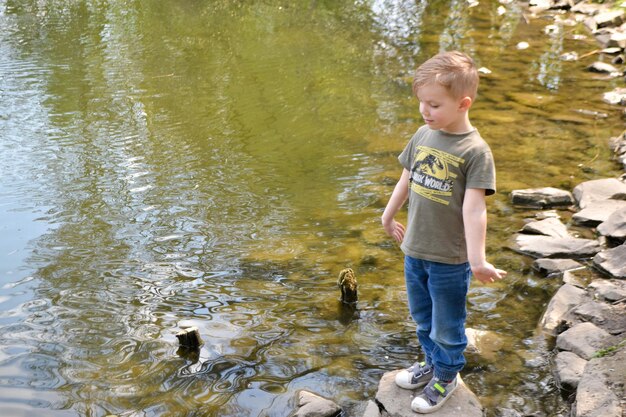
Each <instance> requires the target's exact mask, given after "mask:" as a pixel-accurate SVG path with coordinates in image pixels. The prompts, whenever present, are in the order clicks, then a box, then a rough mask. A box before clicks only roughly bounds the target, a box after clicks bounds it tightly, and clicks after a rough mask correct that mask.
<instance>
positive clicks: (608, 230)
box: [598, 202, 626, 244]
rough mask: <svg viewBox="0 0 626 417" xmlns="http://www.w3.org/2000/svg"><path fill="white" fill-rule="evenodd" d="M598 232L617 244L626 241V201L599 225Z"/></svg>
mask: <svg viewBox="0 0 626 417" xmlns="http://www.w3.org/2000/svg"><path fill="white" fill-rule="evenodd" d="M598 233H600V234H601V235H602V236H606V237H607V238H608V239H609V240H610V241H611V242H613V243H615V244H622V243H624V241H626V202H624V206H623V207H621V208H619V209H617V210H615V211H614V212H613V213H612V214H611V215H610V216H609V217H608V218H607V219H606V220H605V221H604V222H602V224H600V226H598Z"/></svg>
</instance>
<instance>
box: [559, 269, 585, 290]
mask: <svg viewBox="0 0 626 417" xmlns="http://www.w3.org/2000/svg"><path fill="white" fill-rule="evenodd" d="M563 284H570V285H573V286H574V287H578V288H586V287H587V282H586V280H585V278H583V277H580V276H578V275H576V274H574V273H573V270H572V271H565V272H563Z"/></svg>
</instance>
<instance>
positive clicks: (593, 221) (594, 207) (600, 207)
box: [572, 200, 626, 227]
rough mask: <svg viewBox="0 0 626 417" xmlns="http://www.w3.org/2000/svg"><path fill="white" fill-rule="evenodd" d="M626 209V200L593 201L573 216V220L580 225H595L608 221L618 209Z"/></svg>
mask: <svg viewBox="0 0 626 417" xmlns="http://www.w3.org/2000/svg"><path fill="white" fill-rule="evenodd" d="M621 209H624V210H626V201H623V200H602V201H593V202H591V203H589V204H588V205H587V207H585V208H584V209H582V210H581V211H579V212H578V213H575V214H574V215H573V216H572V221H573V222H574V223H576V224H577V225H580V226H587V227H595V226H597V225H599V224H600V223H603V222H606V221H607V220H608V219H609V217H610V216H611V214H613V213H614V212H615V211H617V210H621Z"/></svg>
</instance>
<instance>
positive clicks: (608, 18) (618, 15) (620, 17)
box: [593, 10, 624, 28]
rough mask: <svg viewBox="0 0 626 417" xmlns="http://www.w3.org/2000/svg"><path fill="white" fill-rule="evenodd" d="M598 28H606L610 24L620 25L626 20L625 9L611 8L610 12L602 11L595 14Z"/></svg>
mask: <svg viewBox="0 0 626 417" xmlns="http://www.w3.org/2000/svg"><path fill="white" fill-rule="evenodd" d="M593 20H595V22H596V25H597V26H598V28H604V27H608V26H619V25H621V24H622V22H623V21H624V11H623V10H611V11H608V12H602V13H599V14H597V15H595V16H594V18H593Z"/></svg>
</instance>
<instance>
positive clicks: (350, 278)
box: [337, 268, 359, 304]
mask: <svg viewBox="0 0 626 417" xmlns="http://www.w3.org/2000/svg"><path fill="white" fill-rule="evenodd" d="M337 285H339V288H341V302H342V303H346V304H352V303H356V302H357V301H358V299H359V296H358V294H357V283H356V277H355V276H354V271H353V270H352V269H351V268H346V269H343V270H341V272H340V273H339V279H338V280H337Z"/></svg>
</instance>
